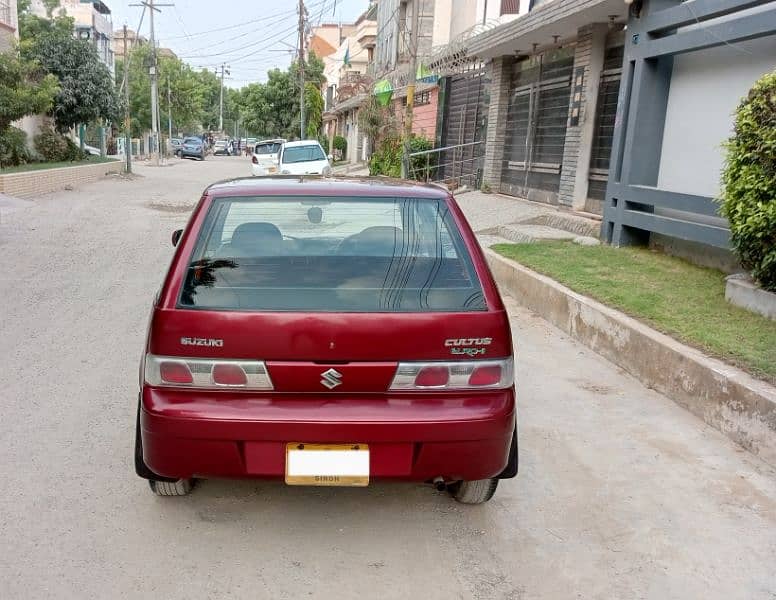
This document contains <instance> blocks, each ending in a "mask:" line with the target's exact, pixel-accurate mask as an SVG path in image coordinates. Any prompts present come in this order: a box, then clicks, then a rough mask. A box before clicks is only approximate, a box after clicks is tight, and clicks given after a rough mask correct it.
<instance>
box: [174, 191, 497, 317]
mask: <svg viewBox="0 0 776 600" xmlns="http://www.w3.org/2000/svg"><path fill="white" fill-rule="evenodd" d="M178 306H179V307H181V308H189V309H207V310H246V311H301V312H460V311H482V310H485V309H486V306H485V300H484V297H483V293H482V286H481V285H480V282H479V280H478V278H477V275H476V271H475V269H474V266H473V264H472V261H471V257H470V256H469V253H468V250H467V249H466V247H465V245H464V243H463V239H462V238H461V235H460V232H459V231H458V228H457V226H456V224H455V221H454V219H453V218H452V215H451V214H450V211H449V209H448V207H447V203H446V202H445V201H444V200H443V199H419V198H357V197H356V198H353V197H343V198H339V197H310V196H303V197H302V196H295V197H234V198H232V197H229V198H218V199H216V200H214V201H213V203H212V205H211V206H210V208H209V210H208V214H207V215H206V217H205V220H204V223H203V226H202V229H201V230H200V232H199V234H198V237H197V242H196V245H195V248H194V251H193V253H192V256H191V258H190V260H189V263H188V267H187V271H186V276H185V278H184V283H183V286H182V288H181V292H180V297H179V303H178Z"/></svg>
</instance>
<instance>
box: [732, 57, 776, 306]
mask: <svg viewBox="0 0 776 600" xmlns="http://www.w3.org/2000/svg"><path fill="white" fill-rule="evenodd" d="M722 181H723V187H724V192H723V198H722V214H723V215H724V216H725V217H727V219H728V221H730V233H731V239H732V243H733V247H734V248H735V250H736V253H737V254H738V256H739V258H740V260H741V264H742V265H743V266H744V268H746V269H748V270H750V271H751V273H752V277H754V279H755V280H757V281H758V282H759V283H760V284H761V285H762V286H763V288H765V289H767V290H771V291H776V71H773V72H771V73H769V74H767V75H765V76H764V77H763V78H762V79H760V80H759V81H758V82H757V83H756V84H755V86H754V87H753V88H752V89H751V91H750V92H749V95H748V97H747V98H745V99H744V100H743V101H742V102H741V104H740V106H739V107H738V110H737V111H736V121H735V128H734V133H733V137H732V138H731V139H730V140H729V141H728V143H727V157H726V161H725V168H724V171H723V173H722Z"/></svg>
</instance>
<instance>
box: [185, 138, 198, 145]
mask: <svg viewBox="0 0 776 600" xmlns="http://www.w3.org/2000/svg"><path fill="white" fill-rule="evenodd" d="M183 143H184V144H201V143H202V140H201V139H199V138H195V137H189V138H186V139H185V140H183Z"/></svg>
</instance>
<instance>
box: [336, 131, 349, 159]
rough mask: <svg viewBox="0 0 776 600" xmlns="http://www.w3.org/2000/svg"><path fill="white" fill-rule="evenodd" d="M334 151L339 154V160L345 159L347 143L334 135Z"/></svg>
mask: <svg viewBox="0 0 776 600" xmlns="http://www.w3.org/2000/svg"><path fill="white" fill-rule="evenodd" d="M334 149H335V150H337V151H338V152H339V156H340V158H345V156H346V155H347V153H348V141H347V140H346V139H345V138H344V137H342V136H341V135H335V136H334Z"/></svg>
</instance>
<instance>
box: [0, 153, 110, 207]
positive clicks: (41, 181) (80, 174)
mask: <svg viewBox="0 0 776 600" xmlns="http://www.w3.org/2000/svg"><path fill="white" fill-rule="evenodd" d="M122 167H123V163H122V162H121V161H119V160H117V161H114V162H108V163H99V164H96V165H82V166H77V167H61V168H58V169H46V170H44V171H27V172H24V173H8V174H7V175H3V174H2V173H0V193H3V194H7V195H8V196H14V197H16V198H34V197H35V196H39V195H40V194H47V193H49V192H57V191H60V190H63V189H65V188H66V187H78V186H80V185H83V184H85V183H91V182H93V181H97V180H98V179H101V178H102V177H104V176H105V175H107V174H109V173H120V172H121V170H122Z"/></svg>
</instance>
